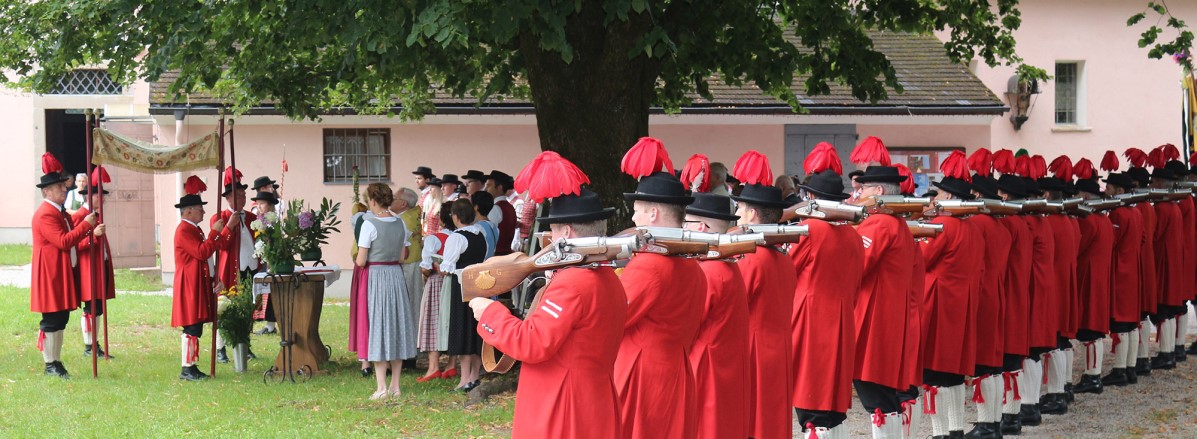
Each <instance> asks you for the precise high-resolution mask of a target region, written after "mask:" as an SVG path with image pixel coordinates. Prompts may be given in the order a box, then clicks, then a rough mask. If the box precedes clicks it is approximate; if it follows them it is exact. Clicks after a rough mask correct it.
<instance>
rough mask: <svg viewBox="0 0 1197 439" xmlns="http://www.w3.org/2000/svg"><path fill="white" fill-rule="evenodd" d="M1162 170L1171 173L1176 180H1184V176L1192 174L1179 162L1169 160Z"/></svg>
mask: <svg viewBox="0 0 1197 439" xmlns="http://www.w3.org/2000/svg"><path fill="white" fill-rule="evenodd" d="M1164 169H1167V170H1169V171H1172V173H1173V174H1175V175H1176V178H1177V179H1180V178H1184V176H1185V175H1187V174H1191V173H1193V172H1192V171H1190V170H1189V168H1187V167H1185V164H1184V163H1182V162H1181V161H1179V160H1169V161H1168V163H1165V164H1164Z"/></svg>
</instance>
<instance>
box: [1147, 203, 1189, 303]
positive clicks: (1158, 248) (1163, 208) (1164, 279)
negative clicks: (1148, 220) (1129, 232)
mask: <svg viewBox="0 0 1197 439" xmlns="http://www.w3.org/2000/svg"><path fill="white" fill-rule="evenodd" d="M1155 212H1156V215H1155V217H1156V224H1155V264H1156V267H1155V272H1156V280H1157V283H1156V286H1157V288H1158V290H1157V291H1159V292H1160V296H1159V298H1158V299H1159V303H1160V305H1168V306H1184V304H1185V300H1187V299H1189V298H1190V297H1193V293H1192V292H1191V291H1185V290H1184V288H1185V286H1184V280H1183V278H1184V277H1185V276H1188V273H1183V272H1182V270H1184V268H1185V260H1184V244H1185V233H1184V229H1185V226H1183V225H1181V223H1180V222H1181V213H1180V206H1179V205H1178V204H1177V203H1174V202H1167V201H1161V202H1159V203H1156V204H1155Z"/></svg>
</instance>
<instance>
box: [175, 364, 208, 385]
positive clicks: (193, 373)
mask: <svg viewBox="0 0 1197 439" xmlns="http://www.w3.org/2000/svg"><path fill="white" fill-rule="evenodd" d="M179 379H180V380H183V381H202V380H206V379H208V374H206V373H203V372H200V370H199V368H198V367H195V365H194V364H193V365H190V366H183V369H182V370H181V371H179Z"/></svg>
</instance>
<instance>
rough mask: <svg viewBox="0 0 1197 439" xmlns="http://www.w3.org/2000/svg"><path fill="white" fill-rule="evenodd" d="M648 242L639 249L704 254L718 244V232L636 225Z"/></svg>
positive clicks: (655, 251) (681, 253)
mask: <svg viewBox="0 0 1197 439" xmlns="http://www.w3.org/2000/svg"><path fill="white" fill-rule="evenodd" d="M635 230H638V231H640V232H641V233H643V234H644V236H645V239H647V240H648V244H647V245H645V246H644V248H642V249H641V250H640V251H641V252H644V253H657V254H662V255H674V256H694V255H705V254H707V252H708V251H709V250H710V247H711V246H712V245H718V244H719V234H718V233H705V232H695V231H693V230H685V229H677V228H673V227H636V228H635Z"/></svg>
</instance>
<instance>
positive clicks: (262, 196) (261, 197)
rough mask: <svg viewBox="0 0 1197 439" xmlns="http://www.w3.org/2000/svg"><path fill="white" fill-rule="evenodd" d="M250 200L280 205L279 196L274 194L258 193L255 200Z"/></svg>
mask: <svg viewBox="0 0 1197 439" xmlns="http://www.w3.org/2000/svg"><path fill="white" fill-rule="evenodd" d="M250 200H253V201H268V202H270V204H278V195H275V194H274V192H262V191H258V194H257V195H255V196H254V197H253V198H250Z"/></svg>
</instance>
